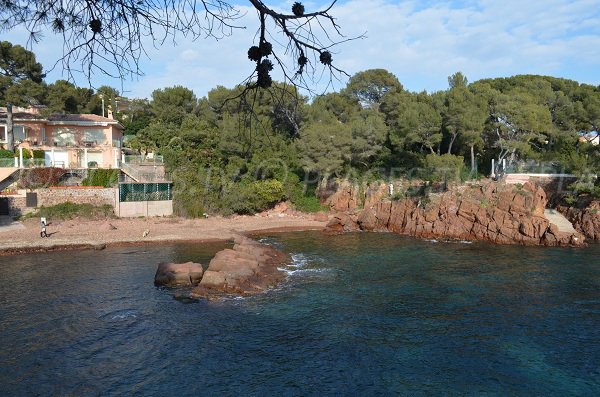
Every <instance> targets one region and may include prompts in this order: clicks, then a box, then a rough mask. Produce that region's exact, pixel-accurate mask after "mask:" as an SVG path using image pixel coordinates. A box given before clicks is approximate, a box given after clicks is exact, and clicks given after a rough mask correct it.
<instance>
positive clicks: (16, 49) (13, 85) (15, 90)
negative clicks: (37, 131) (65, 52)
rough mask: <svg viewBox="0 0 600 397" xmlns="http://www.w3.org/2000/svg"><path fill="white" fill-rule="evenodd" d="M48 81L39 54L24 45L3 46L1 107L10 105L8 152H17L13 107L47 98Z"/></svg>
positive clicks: (0, 55) (0, 57)
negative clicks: (45, 84) (36, 57)
mask: <svg viewBox="0 0 600 397" xmlns="http://www.w3.org/2000/svg"><path fill="white" fill-rule="evenodd" d="M44 77H45V75H44V73H43V68H42V65H41V64H39V63H38V62H36V59H35V54H33V53H32V52H31V51H27V50H26V49H25V48H23V47H21V46H20V45H12V44H11V43H10V42H8V41H2V42H0V103H4V104H6V110H7V118H6V130H7V131H6V132H7V134H6V135H7V139H6V140H7V143H6V146H7V149H8V150H14V138H13V114H12V107H13V105H19V106H21V105H30V104H35V103H39V100H40V99H41V97H42V96H43V95H44V86H43V85H42V81H43V79H44Z"/></svg>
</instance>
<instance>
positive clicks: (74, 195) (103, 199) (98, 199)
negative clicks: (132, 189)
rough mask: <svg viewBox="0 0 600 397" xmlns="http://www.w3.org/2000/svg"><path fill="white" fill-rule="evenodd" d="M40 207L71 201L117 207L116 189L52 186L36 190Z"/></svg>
mask: <svg viewBox="0 0 600 397" xmlns="http://www.w3.org/2000/svg"><path fill="white" fill-rule="evenodd" d="M36 192H37V194H38V207H41V206H44V207H50V206H53V205H56V204H61V203H66V202H67V201H70V202H71V203H75V204H91V205H95V206H101V205H105V204H108V205H111V206H113V207H115V200H116V194H117V193H116V189H113V188H93V187H75V186H73V187H52V188H47V189H38V190H36Z"/></svg>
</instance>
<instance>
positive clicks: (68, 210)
mask: <svg viewBox="0 0 600 397" xmlns="http://www.w3.org/2000/svg"><path fill="white" fill-rule="evenodd" d="M114 216H115V215H114V212H113V207H112V205H109V204H105V205H101V206H95V205H91V204H75V203H71V202H70V201H67V202H66V203H61V204H57V205H53V206H51V207H44V206H42V207H40V208H39V209H38V210H37V211H35V212H32V213H29V214H27V215H24V216H23V217H22V219H28V218H39V217H45V218H48V219H57V220H66V219H73V218H86V219H101V218H114Z"/></svg>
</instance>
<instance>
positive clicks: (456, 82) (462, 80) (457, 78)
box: [448, 72, 469, 89]
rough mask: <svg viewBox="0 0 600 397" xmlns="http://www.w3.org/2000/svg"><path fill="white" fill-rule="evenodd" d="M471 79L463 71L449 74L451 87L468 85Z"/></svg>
mask: <svg viewBox="0 0 600 397" xmlns="http://www.w3.org/2000/svg"><path fill="white" fill-rule="evenodd" d="M468 84H469V80H467V77H466V76H465V75H464V74H462V72H456V73H454V74H453V75H452V76H448V85H449V86H450V89H452V88H457V87H467V85H468Z"/></svg>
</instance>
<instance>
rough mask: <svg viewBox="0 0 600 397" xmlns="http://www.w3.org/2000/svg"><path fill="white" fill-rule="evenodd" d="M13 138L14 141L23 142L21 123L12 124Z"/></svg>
mask: <svg viewBox="0 0 600 397" xmlns="http://www.w3.org/2000/svg"><path fill="white" fill-rule="evenodd" d="M13 139H14V141H15V142H23V141H24V140H25V127H24V126H22V125H15V126H13Z"/></svg>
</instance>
